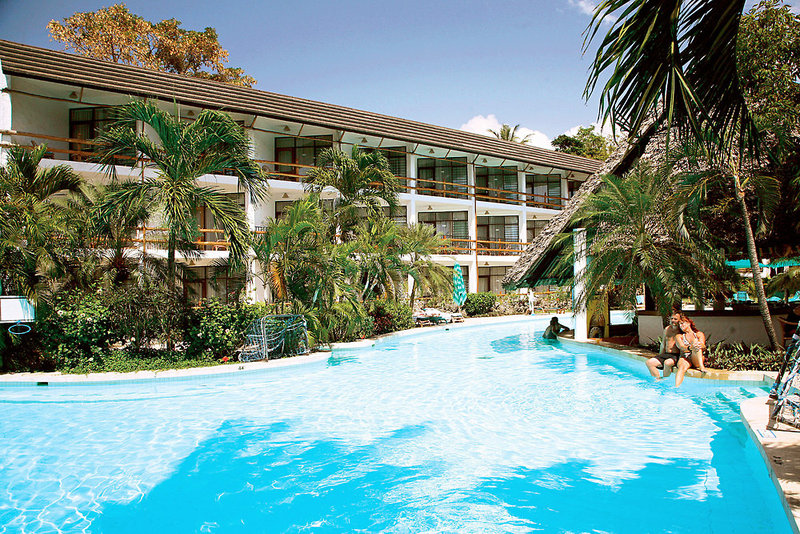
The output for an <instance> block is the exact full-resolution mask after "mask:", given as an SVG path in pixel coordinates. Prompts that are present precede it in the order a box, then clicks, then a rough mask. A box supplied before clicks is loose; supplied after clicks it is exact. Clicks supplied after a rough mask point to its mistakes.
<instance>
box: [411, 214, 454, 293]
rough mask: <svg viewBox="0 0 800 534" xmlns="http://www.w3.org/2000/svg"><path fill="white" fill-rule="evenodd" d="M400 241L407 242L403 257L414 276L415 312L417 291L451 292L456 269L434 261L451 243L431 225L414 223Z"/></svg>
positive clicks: (412, 287) (412, 289)
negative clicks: (440, 290) (448, 243)
mask: <svg viewBox="0 0 800 534" xmlns="http://www.w3.org/2000/svg"><path fill="white" fill-rule="evenodd" d="M400 239H401V240H402V243H403V258H404V261H405V262H406V264H407V270H408V275H409V276H410V277H411V291H410V292H409V296H408V305H409V306H410V307H411V308H412V309H413V308H414V301H415V299H416V294H417V289H418V288H419V289H420V290H422V291H425V290H439V289H442V290H444V289H448V290H449V289H450V288H451V286H452V279H453V270H452V269H451V268H450V267H445V266H444V265H441V264H438V263H436V262H435V261H433V260H432V259H431V256H432V255H433V254H438V253H439V252H440V251H441V249H442V248H443V247H446V246H447V240H446V239H444V238H443V237H442V236H440V235H438V234H437V233H436V230H435V229H434V227H433V226H432V225H430V224H412V225H411V226H406V227H403V228H400Z"/></svg>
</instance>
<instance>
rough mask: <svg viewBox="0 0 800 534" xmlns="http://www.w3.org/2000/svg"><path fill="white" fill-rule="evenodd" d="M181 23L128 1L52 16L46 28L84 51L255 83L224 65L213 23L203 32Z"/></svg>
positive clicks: (126, 61)
mask: <svg viewBox="0 0 800 534" xmlns="http://www.w3.org/2000/svg"><path fill="white" fill-rule="evenodd" d="M180 26H181V22H180V21H179V20H176V19H166V20H162V21H161V22H150V21H147V20H145V19H143V18H142V17H140V16H139V15H135V14H133V13H131V12H130V11H128V8H127V7H126V6H125V4H115V5H113V6H111V7H105V8H101V9H98V10H97V11H89V12H79V13H75V14H74V15H72V16H70V17H67V18H65V19H64V20H63V21H62V22H58V21H56V20H51V21H50V23H49V24H48V25H47V29H48V30H49V31H50V35H51V37H52V39H54V40H56V41H60V42H62V43H64V45H65V47H66V48H67V49H68V50H72V51H74V52H76V53H78V54H81V55H84V56H89V57H93V58H97V59H102V60H105V61H113V62H115V63H124V64H126V65H137V66H141V67H146V68H150V69H156V70H162V71H165V72H174V73H176V74H186V75H189V76H195V77H198V78H206V79H210V80H215V81H220V82H225V83H231V84H234V85H244V86H247V87H250V86H252V85H253V84H255V83H256V80H255V79H254V78H252V77H250V76H248V75H247V74H245V72H244V71H243V70H242V69H241V68H232V67H227V66H226V65H225V64H226V63H227V62H228V51H227V50H225V49H224V48H222V47H221V46H220V44H219V40H218V37H217V32H216V30H215V29H214V28H205V29H204V30H203V31H202V32H198V31H193V30H186V29H183V28H181V27H180Z"/></svg>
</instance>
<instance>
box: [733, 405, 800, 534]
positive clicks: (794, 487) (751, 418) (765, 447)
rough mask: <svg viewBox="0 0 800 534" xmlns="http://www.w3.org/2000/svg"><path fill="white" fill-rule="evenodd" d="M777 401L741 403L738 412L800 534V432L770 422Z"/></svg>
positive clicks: (793, 527) (790, 522)
mask: <svg viewBox="0 0 800 534" xmlns="http://www.w3.org/2000/svg"><path fill="white" fill-rule="evenodd" d="M774 404H775V401H774V400H772V399H770V398H769V397H755V398H752V399H747V400H745V401H742V402H741V404H740V405H739V413H740V416H741V418H742V422H743V423H744V426H745V428H746V429H747V433H748V434H749V435H750V439H752V440H753V442H754V443H755V445H756V448H757V449H758V452H759V453H760V454H761V458H762V459H763V460H764V464H765V465H766V466H767V471H768V472H769V477H770V479H771V480H772V483H773V484H774V485H775V489H776V490H777V492H778V496H779V497H780V500H781V505H783V510H784V512H785V513H786V517H787V518H788V519H789V525H790V526H791V527H792V531H793V532H794V533H795V534H800V429H797V428H794V427H792V426H789V425H786V424H783V423H777V422H775V421H774V420H772V419H770V413H771V412H772V407H773V405H774Z"/></svg>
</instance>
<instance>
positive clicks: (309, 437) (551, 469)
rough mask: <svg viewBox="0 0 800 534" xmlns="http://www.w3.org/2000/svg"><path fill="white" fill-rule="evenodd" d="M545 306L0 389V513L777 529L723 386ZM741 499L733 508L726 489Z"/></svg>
mask: <svg viewBox="0 0 800 534" xmlns="http://www.w3.org/2000/svg"><path fill="white" fill-rule="evenodd" d="M546 319H547V318H542V319H528V320H526V321H524V322H515V323H510V324H509V323H507V324H504V325H497V326H486V327H472V328H451V329H450V330H449V331H427V332H424V333H421V334H419V335H416V336H408V337H403V338H396V339H389V340H384V342H382V343H379V344H378V345H376V347H375V348H374V349H369V350H359V351H338V352H335V353H334V354H333V355H332V356H331V358H330V359H329V360H328V361H324V362H318V363H314V364H306V365H301V366H296V367H290V368H283V369H276V370H271V371H266V372H260V373H255V374H249V375H247V376H244V375H241V376H236V377H233V378H231V377H224V378H206V379H202V380H194V381H185V382H180V381H179V382H172V383H138V384H130V385H113V386H106V387H100V386H76V387H50V388H21V387H18V388H5V389H2V388H0V402H2V403H3V405H4V408H5V409H4V417H3V419H2V421H0V446H1V447H2V450H3V458H2V460H0V487H2V489H3V491H2V493H1V494H0V525H3V526H2V527H0V532H98V533H99V532H114V533H116V532H131V533H133V532H137V533H138V532H143V531H154V532H281V531H290V532H300V531H313V532H318V531H325V530H329V531H357V530H361V531H389V532H441V531H449V532H453V531H459V532H530V531H537V530H543V531H546V532H590V531H592V532H743V533H744V532H746V533H759V532H764V533H780V532H790V531H791V529H790V528H789V525H788V523H787V520H786V518H785V516H784V514H783V511H782V509H781V506H780V502H779V500H778V497H777V495H776V492H775V490H774V487H773V486H772V484H771V482H770V480H769V478H768V475H767V472H766V468H765V466H764V465H763V463H762V462H761V460H760V458H759V457H758V456H757V452H756V450H755V448H754V446H753V445H752V443H750V441H749V439H748V437H747V434H746V432H745V429H744V427H743V426H742V424H741V422H740V420H739V415H738V411H737V406H738V402H739V401H741V400H743V399H744V398H746V397H747V396H752V395H754V394H758V395H763V394H765V391H764V390H763V389H762V388H760V387H756V386H752V387H747V388H742V387H740V386H725V385H721V386H720V385H719V383H713V384H710V383H708V382H703V381H700V380H693V379H691V378H689V379H687V380H686V382H685V384H684V387H683V388H681V390H675V389H674V388H673V387H671V385H670V384H668V383H666V381H664V382H663V383H654V382H652V381H651V379H649V378H648V375H647V372H646V370H645V369H644V366H643V365H642V364H640V363H638V362H632V361H630V360H627V359H625V358H623V357H620V356H617V355H614V354H611V353H609V352H607V351H599V350H597V349H593V348H591V347H585V346H579V345H577V344H573V343H551V344H547V343H545V342H543V341H542V340H541V339H540V338H539V336H540V333H541V331H542V330H543V327H544V324H545V321H546ZM743 503H746V506H745V505H743Z"/></svg>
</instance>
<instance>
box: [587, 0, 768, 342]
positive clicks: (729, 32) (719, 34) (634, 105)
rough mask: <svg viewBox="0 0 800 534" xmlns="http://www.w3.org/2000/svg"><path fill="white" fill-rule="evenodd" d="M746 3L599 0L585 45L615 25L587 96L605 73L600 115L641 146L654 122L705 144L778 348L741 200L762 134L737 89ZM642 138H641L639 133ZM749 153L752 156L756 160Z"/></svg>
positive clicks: (598, 57) (732, 0) (593, 70)
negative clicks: (725, 184) (722, 180)
mask: <svg viewBox="0 0 800 534" xmlns="http://www.w3.org/2000/svg"><path fill="white" fill-rule="evenodd" d="M744 3H745V2H744V0H669V1H668V2H664V1H662V0H604V1H603V2H602V3H600V4H599V5H598V6H597V8H596V10H595V14H594V17H593V19H592V22H591V23H590V26H589V29H588V35H587V39H586V46H588V45H589V44H590V43H591V42H592V40H593V39H594V38H595V36H597V34H598V32H600V30H601V28H602V27H603V25H604V21H606V20H613V22H612V24H611V27H610V29H609V30H608V31H607V32H606V33H605V36H604V38H603V40H602V42H601V43H600V46H599V48H598V50H597V53H596V55H595V59H594V62H593V64H592V67H591V70H590V76H589V80H588V82H587V85H586V91H585V94H586V96H587V97H588V96H589V95H590V94H591V93H592V92H593V91H594V89H595V87H596V84H597V83H598V81H599V80H600V78H601V77H602V76H606V75H607V76H608V81H607V82H606V84H605V85H604V87H603V90H602V92H601V96H600V115H601V117H602V118H603V119H604V120H605V121H611V124H614V125H616V124H619V125H621V126H622V127H623V128H625V129H626V130H627V131H629V132H630V134H631V136H633V137H636V136H639V139H638V142H639V143H646V142H647V141H648V135H652V132H653V128H652V127H649V126H650V125H652V123H653V122H655V123H656V124H663V125H665V126H666V128H667V132H668V133H671V132H672V130H673V129H675V130H677V131H678V132H679V133H680V134H682V137H684V138H687V137H693V138H694V139H696V140H697V141H698V142H700V143H702V144H703V146H704V147H706V149H707V151H708V153H709V159H713V160H716V161H719V162H721V163H720V165H721V166H723V167H725V168H726V169H728V172H727V173H726V174H727V175H728V176H729V177H730V179H731V182H732V186H733V188H734V190H735V192H736V193H735V194H736V199H737V201H738V203H739V206H740V209H741V219H742V224H743V228H744V233H745V240H746V243H747V252H748V256H749V258H750V266H751V271H752V273H753V279H754V281H755V285H756V294H757V296H758V302H759V310H760V312H761V316H762V320H763V322H764V329H765V330H766V332H767V335H768V336H769V339H770V343H771V344H772V346H773V347H774V348H777V347H779V346H780V345H779V343H778V339H777V336H776V335H775V330H774V327H773V325H772V318H771V317H770V313H769V308H768V306H767V301H766V295H765V292H764V285H763V281H762V280H761V270H760V268H759V265H758V264H759V261H758V255H757V252H756V247H755V239H754V233H753V229H752V227H751V225H750V217H749V212H748V210H747V205H746V202H745V192H746V191H745V184H744V181H743V174H744V172H743V165H742V164H743V161H742V160H743V158H744V157H746V156H747V150H750V151H752V152H755V153H756V154H757V152H758V149H759V145H758V143H759V137H760V136H759V132H758V130H757V128H756V124H755V122H754V120H753V117H752V115H751V113H750V112H749V110H748V108H747V105H746V102H745V97H744V94H743V93H742V91H741V88H740V85H739V79H738V72H737V58H736V46H737V38H738V34H739V26H740V21H741V16H742V9H743V7H744ZM642 134H644V135H642ZM753 155H754V154H751V156H753Z"/></svg>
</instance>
